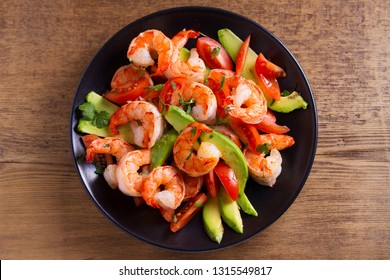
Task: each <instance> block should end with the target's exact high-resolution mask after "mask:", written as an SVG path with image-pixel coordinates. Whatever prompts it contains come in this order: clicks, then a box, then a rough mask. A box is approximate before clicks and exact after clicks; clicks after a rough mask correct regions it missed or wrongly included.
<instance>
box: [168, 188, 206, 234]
mask: <svg viewBox="0 0 390 280" xmlns="http://www.w3.org/2000/svg"><path fill="white" fill-rule="evenodd" d="M206 201H207V195H206V194H204V193H198V194H197V195H196V196H195V197H194V198H192V199H191V200H189V201H188V202H187V203H186V204H185V205H184V206H183V208H181V209H180V210H179V212H178V213H176V215H175V216H174V217H173V221H172V222H171V225H170V228H171V231H173V232H176V231H178V230H181V229H182V228H183V227H184V226H185V225H186V224H187V223H188V222H189V221H190V220H191V219H192V218H193V217H194V216H195V215H196V214H198V213H199V211H200V210H201V209H202V207H203V205H204V204H205V202H206Z"/></svg>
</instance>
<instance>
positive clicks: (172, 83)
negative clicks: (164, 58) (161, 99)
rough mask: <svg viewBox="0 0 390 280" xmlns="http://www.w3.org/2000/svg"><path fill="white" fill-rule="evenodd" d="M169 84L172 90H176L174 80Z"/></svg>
mask: <svg viewBox="0 0 390 280" xmlns="http://www.w3.org/2000/svg"><path fill="white" fill-rule="evenodd" d="M171 86H172V88H173V90H177V86H176V83H175V82H174V81H171Z"/></svg>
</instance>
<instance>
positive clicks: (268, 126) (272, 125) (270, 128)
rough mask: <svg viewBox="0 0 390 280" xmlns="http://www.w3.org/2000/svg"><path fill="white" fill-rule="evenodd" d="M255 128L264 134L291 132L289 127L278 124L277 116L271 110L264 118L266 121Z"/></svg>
mask: <svg viewBox="0 0 390 280" xmlns="http://www.w3.org/2000/svg"><path fill="white" fill-rule="evenodd" d="M255 126H256V128H257V129H259V130H261V131H262V132H264V133H275V134H285V133H287V132H289V131H290V129H289V128H288V127H287V126H285V125H283V126H282V125H278V124H276V117H275V114H274V112H273V111H272V110H270V109H268V110H267V114H266V115H265V116H264V119H263V120H262V121H261V122H260V123H258V124H256V125H255Z"/></svg>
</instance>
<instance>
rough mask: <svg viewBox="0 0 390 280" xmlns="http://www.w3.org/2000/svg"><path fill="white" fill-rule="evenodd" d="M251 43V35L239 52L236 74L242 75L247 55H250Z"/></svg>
mask: <svg viewBox="0 0 390 280" xmlns="http://www.w3.org/2000/svg"><path fill="white" fill-rule="evenodd" d="M250 41H251V35H249V36H248V37H246V39H245V41H244V42H243V43H242V45H241V47H240V50H239V51H238V54H237V58H236V74H237V75H241V73H242V71H243V70H244V65H245V60H246V55H247V53H248V49H249V43H250Z"/></svg>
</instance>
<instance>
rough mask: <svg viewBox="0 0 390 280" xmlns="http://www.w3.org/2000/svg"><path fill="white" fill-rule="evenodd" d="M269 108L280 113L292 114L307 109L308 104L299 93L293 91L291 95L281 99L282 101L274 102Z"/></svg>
mask: <svg viewBox="0 0 390 280" xmlns="http://www.w3.org/2000/svg"><path fill="white" fill-rule="evenodd" d="M268 108H270V109H271V110H274V111H276V112H280V113H290V112H291V111H294V110H296V109H301V108H302V109H306V108H307V102H306V101H305V100H304V99H303V98H302V96H301V95H300V94H299V93H298V92H297V91H293V92H292V93H291V94H290V95H287V96H282V97H280V100H274V101H273V102H272V103H271V104H269V105H268Z"/></svg>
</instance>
